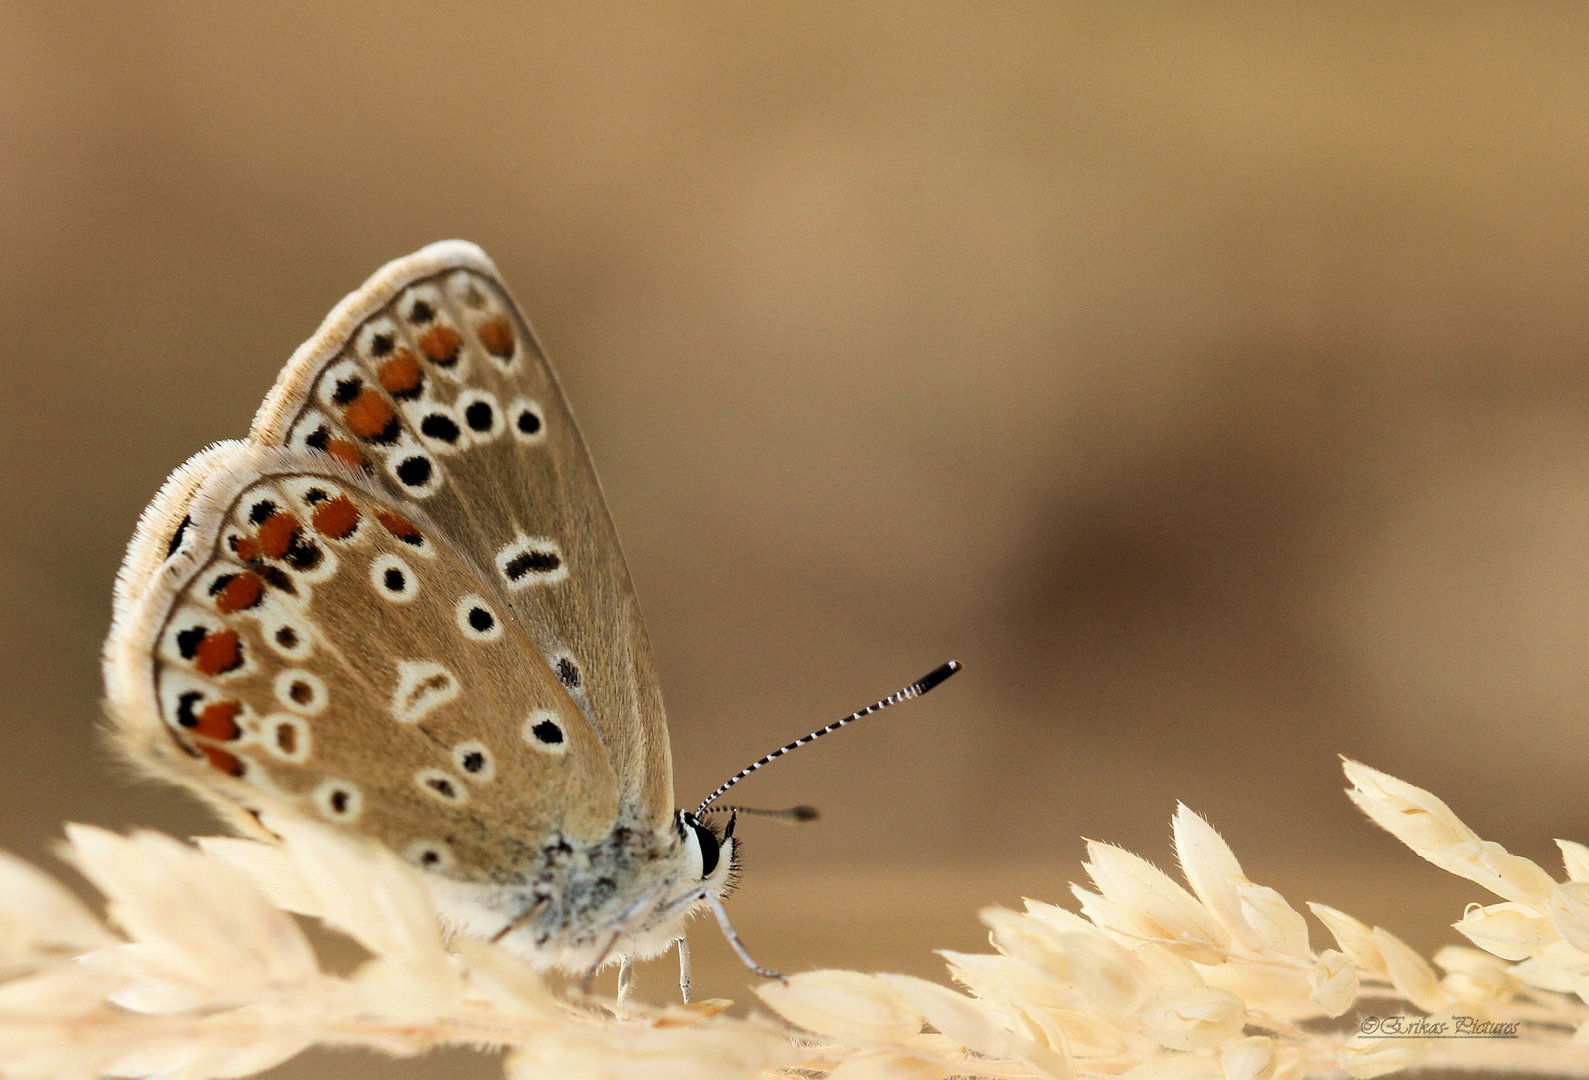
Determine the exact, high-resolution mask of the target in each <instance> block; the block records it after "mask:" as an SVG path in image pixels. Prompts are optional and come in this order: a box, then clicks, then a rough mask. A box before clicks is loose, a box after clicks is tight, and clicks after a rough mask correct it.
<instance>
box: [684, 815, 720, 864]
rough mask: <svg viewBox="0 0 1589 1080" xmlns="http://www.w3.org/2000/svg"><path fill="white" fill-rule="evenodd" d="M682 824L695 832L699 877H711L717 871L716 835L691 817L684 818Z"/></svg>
mask: <svg viewBox="0 0 1589 1080" xmlns="http://www.w3.org/2000/svg"><path fill="white" fill-rule="evenodd" d="M684 823H685V824H686V825H688V826H689V827H690V828H691V829H692V830H693V831H694V832H695V842H696V843H697V844H699V845H700V846H701V877H702V878H703V879H704V878H709V877H711V876H712V871H713V870H716V869H717V860H718V854H719V850H720V845H719V844H718V841H717V834H716V833H714V832H713V831H712V830H711V829H708V828H707V827H706V826H705V825H702V824H701V823H700V822H699V821H696V820H695V818H694V817H693V816H691V817H687V818H685V821H684Z"/></svg>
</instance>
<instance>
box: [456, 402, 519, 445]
mask: <svg viewBox="0 0 1589 1080" xmlns="http://www.w3.org/2000/svg"><path fill="white" fill-rule="evenodd" d="M453 408H454V409H455V410H456V411H457V413H458V415H459V416H460V417H462V418H463V424H464V427H465V428H466V429H467V430H468V432H469V434H470V436H471V437H473V439H474V441H475V442H477V443H481V442H489V441H491V440H492V439H495V438H496V437H497V436H498V435H501V434H502V432H503V431H504V430H506V429H507V426H508V425H507V420H506V418H505V417H504V416H503V413H502V406H501V405H499V404H497V398H496V395H495V394H493V393H491V392H490V391H488V390H465V391H464V392H463V393H461V394H459V395H458V400H457V401H455V402H453Z"/></svg>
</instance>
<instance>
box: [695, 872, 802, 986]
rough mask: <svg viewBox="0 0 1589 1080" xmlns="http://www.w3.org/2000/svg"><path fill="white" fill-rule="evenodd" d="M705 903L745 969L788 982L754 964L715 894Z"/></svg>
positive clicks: (771, 971)
mask: <svg viewBox="0 0 1589 1080" xmlns="http://www.w3.org/2000/svg"><path fill="white" fill-rule="evenodd" d="M706 902H707V903H708V904H711V905H712V914H713V915H715V916H717V925H718V926H720V927H722V930H723V936H724V937H725V938H727V939H728V943H729V944H730V945H732V946H733V947H734V951H735V952H736V953H738V954H739V958H740V959H741V960H743V961H744V963H745V966H746V967H748V968H750V970H752V971H754V972H755V973H756V974H757V975H760V976H761V977H762V978H764V979H777V980H778V981H779V982H781V983H787V982H788V981H789V980H788V979H786V978H784V977H783V975H782V974H780V973H779V972H776V971H773V970H771V969H769V968H764V967H762V966H761V965H760V964H758V963H756V958H755V957H754V956H752V955H750V950H748V949H746V948H745V945H744V943H743V942H741V941H740V940H739V935H738V934H737V933H735V931H734V924H733V923H731V922H729V921H728V912H726V911H724V910H723V902H722V901H721V900H719V899H718V898H717V895H716V894H715V893H707V894H706Z"/></svg>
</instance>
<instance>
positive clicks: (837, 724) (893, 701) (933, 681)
mask: <svg viewBox="0 0 1589 1080" xmlns="http://www.w3.org/2000/svg"><path fill="white" fill-rule="evenodd" d="M963 666H964V665H963V664H961V663H960V661H958V660H951V661H949V662H948V663H947V664H940V665H938V666H937V667H935V668H933V669H932V670H931V671H929V672H928V673H927V674H925V675H923V676H922V677H921V678H919V679H917V680H916V681H915V682H913V683H911V684H910V685H909V686H907V687H905V688H904V689H903V690H900V691H898V692H896V693H893V694H889V695H888V696H887V697H886V698H884V699H883V700H882V701H879V702H877V703H876V704H874V705H868V706H867V707H866V708H864V709H862V710H861V711H859V712H853V713H851V714H850V715H848V716H846V717H845V718H844V719H843V720H835V721H833V723H831V724H829V725H828V726H827V727H825V728H820V729H818V730H816V731H813V732H812V733H811V734H809V735H807V736H805V737H804V738H800V739H796V740H795V741H794V742H792V743H790V744H789V745H788V746H785V747H781V748H779V749H777V750H774V751H773V752H772V753H770V754H768V755H767V756H766V757H764V758H761V759H760V760H758V761H753V762H751V763H750V764H749V765H746V766H745V767H744V768H743V769H741V770H739V772H737V773H735V774H734V775H733V776H731V777H729V779H728V780H727V781H725V782H724V784H723V786H722V787H720V788H718V789H717V790H716V791H714V792H712V793H711V794H710V795H708V796H707V797H706V801H705V802H703V803H701V805H700V806H697V807H696V808H695V815H696V816H697V817H699V816H700V815H701V814H703V813H705V812H706V808H707V807H708V806H711V805H712V804H713V803H714V802H716V801H717V800H718V799H719V798H721V797H722V796H723V793H724V792H726V791H727V790H728V789H729V788H731V787H733V786H734V785H735V784H737V783H739V782H740V781H741V780H743V779H745V777H747V776H749V775H750V774H751V773H753V772H755V771H756V770H757V769H759V768H761V767H762V766H763V765H769V764H771V763H772V762H774V761H777V760H778V759H779V758H781V757H783V756H784V755H785V754H787V753H788V752H789V751H791V750H798V749H800V747H802V746H804V745H805V744H806V743H808V742H815V741H816V740H817V739H820V738H822V736H824V735H829V734H832V733H833V732H835V731H837V730H839V728H841V727H843V726H844V725H845V724H853V723H855V721H857V720H859V719H860V718H861V717H863V716H871V715H872V714H873V713H875V712H880V711H881V710H883V709H886V708H888V707H889V706H890V705H898V704H899V703H900V702H901V701H909V700H910V699H911V698H914V697H921V695H923V694H925V693H926V692H927V691H929V690H931V689H932V688H933V687H935V686H937V685H938V684H939V683H941V682H943V681H944V680H945V679H947V678H948V677H949V676H951V675H953V674H954V673H955V672H957V671H959V670H960V669H961V668H962V667H963ZM725 809H726V808H725ZM802 809H809V808H806V807H796V808H795V811H791V813H794V812H796V811H799V810H802Z"/></svg>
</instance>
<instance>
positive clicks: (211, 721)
mask: <svg viewBox="0 0 1589 1080" xmlns="http://www.w3.org/2000/svg"><path fill="white" fill-rule="evenodd" d="M242 711H243V706H242V703H241V702H237V701H217V702H215V703H214V704H213V705H206V706H205V707H204V711H203V712H201V713H199V716H198V723H196V724H194V725H193V728H192V731H193V734H195V735H203V736H204V737H205V738H206V739H220V740H221V741H222V742H230V741H231V740H233V739H235V738H237V737H238V736H240V735H241V734H243V729H242V728H241V727H239V726H238V724H237V714H238V713H240V712H242Z"/></svg>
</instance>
